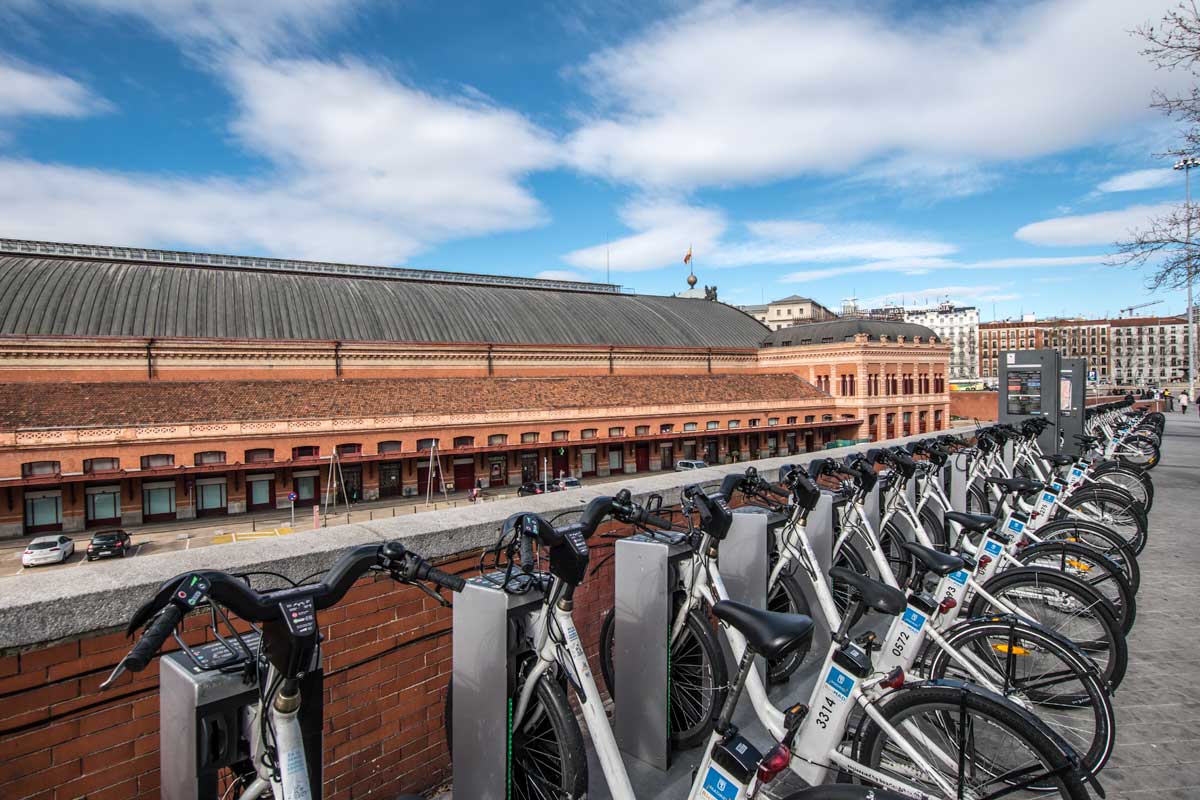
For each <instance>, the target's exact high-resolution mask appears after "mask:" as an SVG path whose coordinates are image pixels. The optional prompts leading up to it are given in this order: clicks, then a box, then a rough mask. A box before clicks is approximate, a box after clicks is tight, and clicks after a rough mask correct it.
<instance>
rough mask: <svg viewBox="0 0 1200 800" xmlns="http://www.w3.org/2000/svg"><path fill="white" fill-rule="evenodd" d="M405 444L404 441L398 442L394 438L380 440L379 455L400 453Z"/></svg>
mask: <svg viewBox="0 0 1200 800" xmlns="http://www.w3.org/2000/svg"><path fill="white" fill-rule="evenodd" d="M403 446H404V445H403V443H402V442H398V441H396V440H394V439H393V440H390V441H386V442H380V443H379V455H383V454H385V453H399V452H400V450H401V448H402V447H403Z"/></svg>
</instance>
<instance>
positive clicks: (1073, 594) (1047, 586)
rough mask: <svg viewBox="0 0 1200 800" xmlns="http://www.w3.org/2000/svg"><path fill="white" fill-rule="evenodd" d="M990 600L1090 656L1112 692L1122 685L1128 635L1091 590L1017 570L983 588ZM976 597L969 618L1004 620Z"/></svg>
mask: <svg viewBox="0 0 1200 800" xmlns="http://www.w3.org/2000/svg"><path fill="white" fill-rule="evenodd" d="M983 588H984V590H985V591H987V592H988V594H990V595H992V596H993V597H995V598H996V599H997V600H998V601H1000V602H1001V603H1005V604H1007V605H1009V606H1011V607H1013V608H1015V609H1016V610H1017V611H1018V612H1020V614H1021V616H1022V617H1024V618H1026V619H1029V620H1033V621H1034V622H1036V623H1037V624H1039V625H1041V626H1042V627H1043V628H1047V629H1049V630H1050V631H1053V632H1054V633H1057V634H1059V635H1061V636H1065V637H1066V638H1067V639H1068V640H1069V641H1070V642H1071V643H1072V644H1074V645H1075V646H1076V647H1078V648H1079V649H1080V650H1082V651H1083V652H1084V653H1086V654H1087V656H1088V658H1090V659H1091V660H1092V662H1093V663H1095V665H1096V667H1097V668H1098V669H1099V670H1100V674H1101V677H1102V678H1103V679H1104V682H1105V683H1106V684H1108V686H1109V687H1111V688H1112V689H1116V688H1117V687H1118V686H1120V685H1121V681H1122V680H1124V678H1125V670H1126V668H1127V667H1128V666H1129V650H1128V646H1127V644H1126V641H1125V634H1124V633H1123V632H1122V631H1121V626H1120V624H1119V623H1118V622H1117V617H1116V615H1115V614H1114V613H1113V610H1112V608H1110V607H1109V605H1108V601H1107V600H1105V599H1104V597H1103V596H1102V595H1100V593H1099V592H1097V591H1096V590H1095V589H1093V588H1092V587H1090V586H1088V585H1087V584H1085V583H1083V582H1081V581H1078V580H1076V579H1075V578H1072V577H1071V576H1070V575H1064V574H1062V573H1061V572H1059V571H1058V570H1053V569H1046V568H1045V567H1017V568H1016V569H1010V570H1006V571H1004V572H1001V573H1000V574H999V575H996V576H994V577H993V578H992V579H991V580H990V581H988V582H987V583H986V584H984V586H983ZM1005 613H1006V612H1005V610H1004V609H1003V608H997V607H995V606H993V605H992V603H991V602H990V601H989V600H987V599H986V598H985V597H984V596H983V595H982V594H979V593H978V592H977V593H976V594H975V597H974V598H972V600H971V605H970V608H969V610H968V612H967V616H968V617H983V616H989V617H990V616H998V615H999V616H1003V615H1004V614H1005Z"/></svg>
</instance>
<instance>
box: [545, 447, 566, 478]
mask: <svg viewBox="0 0 1200 800" xmlns="http://www.w3.org/2000/svg"><path fill="white" fill-rule="evenodd" d="M570 475H571V459H570V457H569V456H568V455H567V448H565V447H556V448H554V450H553V451H551V454H550V479H551V480H553V479H555V478H566V477H569V476H570Z"/></svg>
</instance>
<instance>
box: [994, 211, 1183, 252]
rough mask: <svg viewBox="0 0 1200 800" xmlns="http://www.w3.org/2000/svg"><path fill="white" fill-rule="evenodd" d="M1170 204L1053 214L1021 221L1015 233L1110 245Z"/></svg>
mask: <svg viewBox="0 0 1200 800" xmlns="http://www.w3.org/2000/svg"><path fill="white" fill-rule="evenodd" d="M1172 208H1174V206H1172V205H1171V204H1169V203H1162V204H1159V205H1137V206H1130V207H1129V208H1123V209H1121V210H1119V211H1100V212H1098V213H1095V214H1077V215H1074V216H1066V217H1054V218H1052V219H1046V220H1042V221H1040V222H1032V223H1030V224H1028V225H1023V226H1022V227H1020V228H1018V229H1017V232H1016V233H1015V234H1014V235H1015V236H1016V237H1017V238H1018V239H1020V240H1021V241H1024V242H1029V243H1030V244H1039V245H1051V246H1063V245H1076V246H1082V245H1109V244H1112V243H1113V242H1115V241H1117V240H1119V239H1123V238H1125V237H1126V236H1128V235H1129V232H1130V231H1132V230H1135V229H1137V228H1140V227H1142V226H1143V225H1145V224H1146V222H1147V221H1148V220H1150V219H1151V218H1152V217H1156V216H1160V215H1162V214H1166V213H1168V212H1169V211H1171V209H1172Z"/></svg>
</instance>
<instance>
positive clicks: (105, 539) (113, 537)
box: [87, 530, 133, 561]
mask: <svg viewBox="0 0 1200 800" xmlns="http://www.w3.org/2000/svg"><path fill="white" fill-rule="evenodd" d="M131 547H133V540H131V539H130V538H129V534H128V533H126V532H125V531H121V530H112V531H98V532H96V533H94V534H92V541H91V542H89V543H88V547H87V560H88V561H91V560H92V559H96V558H100V557H102V556H120V557H121V558H124V557H125V556H126V555H127V554H128V553H129V550H130V548H131Z"/></svg>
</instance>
